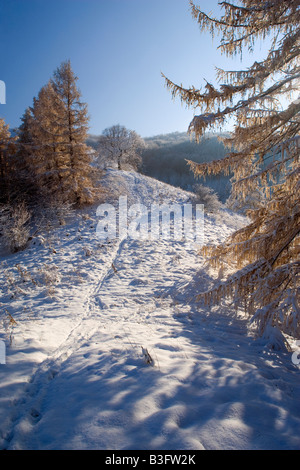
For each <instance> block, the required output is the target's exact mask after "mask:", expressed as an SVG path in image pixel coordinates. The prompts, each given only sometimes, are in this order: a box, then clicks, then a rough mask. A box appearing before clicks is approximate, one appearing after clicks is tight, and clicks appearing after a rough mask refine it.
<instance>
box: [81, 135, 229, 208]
mask: <svg viewBox="0 0 300 470" xmlns="http://www.w3.org/2000/svg"><path fill="white" fill-rule="evenodd" d="M220 135H221V134H219V135H216V134H207V135H206V136H205V137H204V138H203V139H202V140H201V142H200V143H196V142H195V141H192V140H191V138H190V136H189V135H188V134H187V133H186V132H173V133H171V134H160V135H156V136H153V137H146V138H144V141H145V144H146V147H145V149H144V151H143V153H142V160H143V164H142V168H141V172H142V173H143V174H144V175H146V176H151V177H152V178H156V179H158V180H159V181H162V182H165V183H168V184H171V185H173V186H176V187H179V188H181V189H184V190H186V191H192V190H193V186H194V185H195V184H198V183H201V184H205V185H207V186H209V187H210V188H212V189H213V190H214V191H215V192H216V193H217V194H218V196H219V199H220V200H221V201H222V202H225V201H226V199H227V198H228V196H229V194H230V188H231V185H230V178H229V177H226V176H223V175H217V176H210V177H208V178H206V180H204V179H202V178H201V179H198V178H197V179H195V177H194V175H193V173H192V171H191V170H190V168H189V166H188V165H187V162H186V160H193V161H195V162H198V163H201V162H207V161H211V160H218V159H221V158H224V156H225V154H226V150H225V147H224V145H223V144H222V142H220V140H219V139H218V137H220ZM98 139H99V135H95V134H90V135H89V136H88V139H87V144H88V145H89V146H91V147H92V148H94V149H95V150H96V149H97V146H98Z"/></svg>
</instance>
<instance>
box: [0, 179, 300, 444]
mask: <svg viewBox="0 0 300 470" xmlns="http://www.w3.org/2000/svg"><path fill="white" fill-rule="evenodd" d="M106 181H107V184H108V185H109V187H110V188H111V189H112V190H114V191H115V196H117V195H118V191H120V192H121V193H122V194H123V195H127V196H128V202H129V203H130V204H132V203H136V202H141V203H143V204H145V205H149V204H151V202H165V203H175V202H178V203H184V202H188V201H189V198H190V196H191V195H190V194H189V193H186V192H184V191H182V190H179V189H177V188H173V187H171V186H168V185H165V184H163V183H161V182H158V181H156V180H153V179H151V178H147V177H145V176H142V175H139V174H137V173H134V172H117V171H110V172H109V175H108V178H107V180H106ZM96 209H97V206H94V207H92V208H89V209H88V210H87V209H86V210H83V211H81V212H80V213H78V214H77V215H76V217H74V219H73V220H71V221H70V222H68V223H67V225H65V226H63V227H59V228H57V229H55V230H54V231H53V232H49V233H48V234H43V237H42V236H38V237H36V238H35V239H34V240H33V241H32V244H31V246H30V247H29V248H28V249H27V250H26V251H24V252H23V253H18V254H16V255H10V256H6V257H2V258H1V259H0V263H1V279H0V283H1V284H0V287H1V299H0V302H1V319H2V323H1V324H0V339H2V340H5V342H6V364H2V365H0V447H1V448H3V449H116V450H117V449H119V450H120V449H168V450H170V449H296V448H299V446H300V438H299V432H298V431H299V425H300V407H299V391H300V386H299V373H300V371H299V369H297V367H296V366H295V365H293V363H292V361H291V355H290V354H287V353H284V352H282V353H279V352H278V353H276V352H274V351H270V350H269V349H268V348H266V347H265V345H264V344H263V343H262V342H259V341H254V340H253V338H252V335H251V331H249V329H248V321H247V319H245V318H244V317H242V316H241V315H240V316H235V315H234V313H233V311H232V309H231V307H230V306H229V305H224V308H223V309H222V311H221V312H220V311H218V312H217V311H216V310H211V311H209V310H208V309H205V308H203V307H199V306H198V305H197V304H196V303H195V301H194V295H195V294H196V293H197V290H198V291H200V290H204V289H206V287H207V286H208V285H209V284H210V283H212V282H213V280H212V279H211V277H210V276H209V275H208V273H207V271H206V269H205V268H204V265H203V259H201V258H200V257H199V256H197V253H196V251H195V247H193V246H191V245H189V244H187V243H186V242H184V241H176V242H174V241H170V240H156V241H151V240H140V241H139V240H133V239H130V238H126V239H123V240H114V241H111V242H105V243H104V242H102V241H101V240H99V239H97V236H96V225H97V216H96ZM242 223H244V222H243V219H242V218H237V217H236V216H234V215H232V214H230V213H229V212H227V211H224V212H222V213H220V214H218V215H215V216H208V215H207V216H206V217H205V241H206V242H207V243H217V242H219V241H221V240H223V239H224V238H225V237H226V236H227V235H229V234H230V233H231V232H232V230H233V229H234V228H237V227H238V226H240V224H242Z"/></svg>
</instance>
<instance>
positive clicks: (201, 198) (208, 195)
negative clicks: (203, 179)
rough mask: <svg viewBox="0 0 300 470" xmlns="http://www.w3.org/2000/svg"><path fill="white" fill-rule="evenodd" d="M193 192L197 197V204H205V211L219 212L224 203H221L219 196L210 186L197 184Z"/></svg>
mask: <svg viewBox="0 0 300 470" xmlns="http://www.w3.org/2000/svg"><path fill="white" fill-rule="evenodd" d="M193 192H194V193H195V195H196V197H195V202H196V203H198V204H204V210H205V211H207V212H217V211H219V210H220V209H221V207H222V203H221V202H220V200H219V198H218V195H217V194H216V193H215V192H214V191H213V190H212V189H211V188H209V187H208V186H204V185H203V184H195V185H194V186H193Z"/></svg>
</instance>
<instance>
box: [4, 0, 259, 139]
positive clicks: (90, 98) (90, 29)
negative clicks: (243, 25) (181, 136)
mask: <svg viewBox="0 0 300 470" xmlns="http://www.w3.org/2000/svg"><path fill="white" fill-rule="evenodd" d="M196 4H199V5H200V6H201V8H202V10H204V11H206V12H210V11H211V10H213V9H215V11H217V9H218V5H217V1H216V0H210V1H209V0H199V1H198V2H196ZM0 44H1V48H0V63H1V68H0V80H3V81H4V82H5V83H6V104H5V105H2V104H1V105H0V117H3V118H4V119H5V121H6V122H7V123H8V124H9V125H10V127H16V126H18V125H19V124H20V117H21V116H22V115H23V113H24V111H25V109H26V107H27V106H31V105H32V100H33V97H34V96H37V94H38V92H39V90H40V89H41V87H42V86H43V85H45V84H46V83H47V81H48V80H49V78H50V77H51V76H52V74H53V72H54V70H55V69H56V68H57V67H58V66H59V65H60V63H61V62H62V61H64V60H66V59H70V60H71V64H72V67H73V70H74V72H75V74H76V75H77V76H78V82H77V83H78V86H79V88H80V90H81V93H82V100H83V101H84V102H86V103H87V104H88V110H89V115H90V132H91V133H93V134H101V132H102V131H103V130H104V129H105V128H106V127H110V126H112V125H114V124H121V125H124V126H126V127H127V128H129V129H132V130H135V131H136V132H138V133H139V134H140V135H141V136H142V137H148V136H153V135H157V134H161V133H168V132H175V131H180V132H181V131H186V130H187V128H188V125H189V122H190V121H191V119H192V117H193V110H192V109H186V107H185V106H183V105H181V103H180V101H179V100H176V101H173V100H172V98H171V94H170V92H169V91H168V90H167V89H166V88H165V84H164V80H163V79H162V77H161V72H163V73H164V74H165V75H167V76H168V77H169V78H170V79H171V80H173V81H175V82H177V83H182V84H183V85H184V86H187V87H189V86H191V85H194V86H196V87H200V86H201V85H203V84H204V79H207V80H209V81H214V67H215V66H220V67H223V68H225V69H231V70H232V69H233V68H240V67H241V63H240V60H239V59H236V60H234V61H232V60H228V59H226V58H225V57H224V56H221V55H220V53H219V52H218V51H217V45H218V41H217V40H214V42H212V39H211V37H210V36H209V35H208V34H203V33H201V32H200V30H199V27H198V25H197V23H196V22H195V21H194V20H193V18H192V16H191V13H190V9H189V2H188V0H0ZM255 59H256V60H257V57H255ZM252 61H253V57H252V59H251V61H250V62H252ZM250 62H249V64H248V65H250ZM245 65H247V60H246V64H244V63H243V65H242V66H243V67H245Z"/></svg>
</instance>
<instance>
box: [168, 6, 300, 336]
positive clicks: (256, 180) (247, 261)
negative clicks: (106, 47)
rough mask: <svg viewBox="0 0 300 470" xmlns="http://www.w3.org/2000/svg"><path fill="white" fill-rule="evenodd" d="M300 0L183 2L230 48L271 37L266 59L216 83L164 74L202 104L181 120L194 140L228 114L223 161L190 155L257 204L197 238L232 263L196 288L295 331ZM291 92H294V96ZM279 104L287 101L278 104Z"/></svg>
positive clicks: (299, 330)
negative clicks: (234, 221) (229, 177)
mask: <svg viewBox="0 0 300 470" xmlns="http://www.w3.org/2000/svg"><path fill="white" fill-rule="evenodd" d="M299 5H300V4H299V0H268V1H266V0H251V1H250V0H241V1H239V2H237V4H235V5H233V4H231V3H230V2H226V1H223V2H221V3H220V6H221V8H222V9H223V15H222V16H221V18H220V19H217V18H212V17H210V16H208V15H207V14H206V13H204V12H202V11H201V10H200V8H198V7H197V6H195V4H194V3H193V2H192V1H190V6H191V12H192V16H193V18H194V19H195V20H196V21H197V22H198V23H199V25H200V28H201V29H202V30H208V31H210V33H211V34H214V33H215V32H218V33H222V39H221V42H220V46H219V48H220V49H221V51H222V52H223V53H225V54H226V55H228V56H233V55H235V54H242V52H243V50H245V48H247V49H248V50H249V51H253V47H254V45H255V43H256V41H257V40H258V39H265V38H266V37H267V36H269V37H270V38H271V46H270V50H269V52H268V54H267V57H266V58H265V60H263V61H261V62H256V61H255V62H254V63H253V65H252V66H251V67H249V68H248V69H246V70H239V71H224V70H221V69H217V80H218V82H219V87H218V88H216V87H215V86H214V85H212V84H210V83H206V85H205V90H204V92H202V91H201V90H197V89H195V88H194V87H192V88H189V89H185V88H183V86H178V85H176V84H175V83H173V82H172V81H171V80H169V79H168V78H166V77H164V78H165V80H166V85H167V87H168V88H169V89H170V90H171V92H172V95H173V97H176V96H179V97H180V99H181V100H182V101H183V102H185V103H186V104H187V105H188V106H192V107H194V108H196V109H197V108H199V109H200V114H199V115H196V116H195V117H194V118H193V120H192V122H191V123H190V125H189V132H190V133H191V134H194V135H195V138H196V139H197V140H198V139H199V138H200V137H201V136H202V134H203V133H204V132H205V130H206V129H207V128H214V127H215V126H220V125H222V124H224V123H226V122H227V120H228V119H229V118H231V117H232V116H233V117H234V118H235V128H234V131H233V132H232V134H231V135H230V136H229V137H228V138H226V139H224V142H225V144H226V146H227V147H228V149H229V151H228V154H227V156H226V158H224V159H223V160H218V161H213V162H210V163H203V164H197V163H194V162H191V161H189V162H188V163H189V165H190V167H191V169H192V171H193V172H194V173H195V174H196V175H198V176H206V175H210V174H216V173H219V172H224V173H226V174H229V173H230V172H232V173H233V175H234V177H233V189H232V196H231V199H232V200H238V201H239V202H242V203H243V202H244V201H246V200H247V198H248V197H249V196H250V197H251V194H255V193H256V192H260V193H261V194H263V197H264V204H261V205H260V206H259V207H256V208H254V209H252V210H250V211H248V216H249V218H250V223H249V224H248V225H247V226H245V227H244V228H243V229H241V230H239V231H237V232H236V233H234V234H233V235H232V237H231V238H230V239H229V240H227V241H226V243H224V244H223V245H221V246H218V247H204V249H203V252H204V253H205V254H206V255H207V256H209V257H210V262H211V264H212V265H214V266H216V267H219V266H222V265H224V266H229V265H230V266H231V267H232V266H234V267H235V270H236V272H235V273H234V274H233V275H230V276H229V277H228V278H227V280H226V281H225V282H223V283H221V284H220V285H218V287H217V288H215V289H213V290H211V291H209V292H206V293H204V294H201V295H200V296H199V300H200V298H203V297H204V299H205V301H206V302H207V303H211V302H213V303H218V302H219V301H220V299H221V298H223V297H226V296H228V297H231V298H234V300H235V301H236V303H237V305H240V304H243V306H244V307H245V308H246V310H247V312H248V313H249V314H250V315H251V316H252V318H253V320H254V321H255V322H256V323H257V325H258V327H259V331H260V333H263V332H264V330H265V329H266V327H267V326H268V327H270V326H271V327H277V328H279V329H280V330H281V331H282V332H284V333H287V334H289V335H292V336H294V337H297V338H300V308H299V304H300V283H299V276H300V261H299V252H300V249H299V235H300V207H299V194H300V180H299V173H300V165H299V154H300V152H299V148H300V136H299V131H300V119H299V110H300V96H299V84H300V61H299V50H300V29H299V23H300V6H299ZM297 93H298V95H297ZM285 103H288V104H286V105H285Z"/></svg>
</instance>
